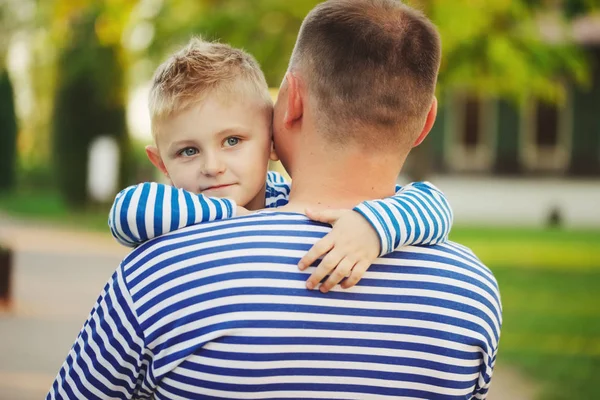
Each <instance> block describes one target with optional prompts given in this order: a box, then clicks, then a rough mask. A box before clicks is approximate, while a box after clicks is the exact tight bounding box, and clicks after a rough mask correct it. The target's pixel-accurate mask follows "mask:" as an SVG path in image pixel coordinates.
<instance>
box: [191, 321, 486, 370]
mask: <svg viewBox="0 0 600 400" xmlns="http://www.w3.org/2000/svg"><path fill="white" fill-rule="evenodd" d="M299 333H300V332H296V335H298V334H299ZM301 333H302V334H304V333H305V332H304V330H302V331H301ZM278 336H279V335H278ZM306 337H307V338H312V336H309V335H307V336H306ZM423 342H427V343H425V344H428V345H429V341H428V340H423V338H421V343H419V344H424V343H423ZM204 349H206V350H214V351H221V352H224V353H248V354H285V353H288V354H291V353H294V354H302V353H320V354H345V355H348V354H354V355H367V356H383V357H396V358H412V359H415V360H427V361H431V362H436V363H440V364H448V365H457V366H458V365H460V366H461V367H465V368H468V367H478V366H479V365H481V361H479V360H478V359H471V360H467V359H463V358H457V357H449V356H442V355H438V354H434V353H427V352H423V351H415V350H404V349H400V350H399V349H391V348H377V347H367V346H364V347H360V346H337V345H331V346H327V345H318V344H314V345H313V344H310V345H306V344H289V345H288V344H269V345H262V344H261V345H260V346H258V345H254V344H234V343H218V342H210V343H207V344H206V345H205V346H204ZM470 350H472V349H470ZM197 357H201V356H191V357H189V358H188V360H189V361H192V362H195V363H198V364H209V363H208V362H201V361H196V358H197ZM201 358H204V357H201ZM211 360H213V359H212V358H211ZM299 361H300V360H298V361H294V366H295V365H297V364H296V363H297V362H299ZM282 362H283V363H285V365H286V366H288V367H289V363H287V362H285V361H282ZM307 362H308V361H307ZM319 362H323V361H319ZM219 363H224V364H225V363H228V365H224V364H223V365H220V364H219V365H220V366H222V367H228V368H231V361H230V360H219ZM244 364H247V365H244ZM258 364H260V366H259V365H258ZM215 365H217V364H215ZM235 365H236V368H238V365H239V368H242V365H243V368H246V369H261V368H267V367H264V366H262V365H263V363H262V362H260V363H259V362H255V361H240V360H236V361H235ZM269 368H283V366H280V367H269ZM365 369H371V368H365ZM444 379H455V378H444Z"/></svg>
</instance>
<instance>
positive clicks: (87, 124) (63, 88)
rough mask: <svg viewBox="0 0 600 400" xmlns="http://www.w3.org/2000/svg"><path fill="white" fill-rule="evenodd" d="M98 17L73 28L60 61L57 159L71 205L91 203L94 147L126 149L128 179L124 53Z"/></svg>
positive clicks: (123, 173) (61, 185)
mask: <svg viewBox="0 0 600 400" xmlns="http://www.w3.org/2000/svg"><path fill="white" fill-rule="evenodd" d="M98 15H99V14H98V12H97V11H95V10H91V11H89V12H88V13H86V14H84V15H82V16H80V17H79V18H78V19H77V20H75V21H74V22H73V25H72V40H71V42H70V43H69V44H68V46H67V47H66V48H65V49H64V50H63V51H62V54H61V56H60V59H59V62H58V79H57V81H58V82H57V91H56V98H55V105H54V116H53V129H52V130H53V139H54V140H53V159H54V163H55V172H56V174H57V176H56V178H57V183H58V185H59V188H60V191H61V193H62V194H63V196H64V198H65V200H66V201H67V203H68V204H69V205H71V206H76V207H81V206H84V205H85V204H86V203H87V200H88V199H87V193H86V191H87V190H86V183H87V175H88V170H87V163H88V155H89V154H88V153H89V152H88V149H89V146H90V144H91V142H92V141H93V140H94V139H95V138H97V137H98V136H101V135H109V136H112V137H114V138H115V139H116V140H117V142H118V144H119V147H120V149H121V160H122V161H121V178H122V179H121V183H122V184H124V182H125V181H126V180H127V177H128V174H129V171H130V167H129V151H130V150H129V139H128V135H127V130H126V120H125V89H124V82H123V66H122V65H121V60H120V58H119V57H120V55H119V48H118V47H117V46H115V45H103V44H101V43H100V42H99V40H98V37H97V35H96V29H95V28H96V22H97V18H98Z"/></svg>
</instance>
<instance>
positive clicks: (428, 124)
mask: <svg viewBox="0 0 600 400" xmlns="http://www.w3.org/2000/svg"><path fill="white" fill-rule="evenodd" d="M437 105H438V103H437V97H435V96H433V101H432V102H431V108H430V109H429V112H428V113H427V119H426V120H425V126H423V130H422V131H421V134H420V135H419V137H418V138H417V140H416V141H415V143H414V144H413V147H417V146H418V145H420V144H421V143H422V142H423V140H425V138H426V137H427V135H428V134H429V132H430V131H431V128H433V124H434V122H435V117H437Z"/></svg>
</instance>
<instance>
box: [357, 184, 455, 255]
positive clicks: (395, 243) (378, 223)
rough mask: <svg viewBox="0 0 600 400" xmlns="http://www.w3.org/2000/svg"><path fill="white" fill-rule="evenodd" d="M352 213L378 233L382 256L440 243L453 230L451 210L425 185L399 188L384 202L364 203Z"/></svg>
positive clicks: (431, 186) (442, 196) (430, 186)
mask: <svg viewBox="0 0 600 400" xmlns="http://www.w3.org/2000/svg"><path fill="white" fill-rule="evenodd" d="M354 211H356V212H358V213H360V214H361V215H362V216H363V217H364V218H366V219H367V220H368V221H369V223H370V224H371V226H372V227H373V229H375V231H376V232H377V234H378V236H379V238H380V242H381V255H385V254H388V253H390V252H392V251H394V250H395V249H398V248H399V247H402V246H407V245H416V244H430V245H433V244H436V243H440V242H443V241H445V240H447V238H448V234H449V232H450V228H451V226H452V210H451V209H450V205H449V204H448V202H447V200H446V198H445V196H444V195H443V193H442V192H440V191H439V190H438V189H437V188H436V187H435V186H433V185H431V184H430V183H426V182H417V183H413V184H411V185H408V186H406V187H404V188H401V189H400V190H398V192H396V194H395V195H394V196H393V197H390V198H387V199H382V200H371V201H366V202H363V203H361V204H359V205H358V206H357V207H355V208H354Z"/></svg>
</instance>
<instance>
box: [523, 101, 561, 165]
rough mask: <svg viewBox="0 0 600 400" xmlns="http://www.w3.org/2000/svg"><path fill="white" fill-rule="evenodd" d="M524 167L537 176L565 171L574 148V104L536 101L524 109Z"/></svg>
mask: <svg viewBox="0 0 600 400" xmlns="http://www.w3.org/2000/svg"><path fill="white" fill-rule="evenodd" d="M523 115H524V117H525V118H523V125H522V132H523V134H522V135H521V137H522V138H523V139H522V140H523V143H522V156H523V164H524V166H525V168H526V169H527V170H529V171H530V172H536V173H560V172H562V171H564V170H566V168H567V165H568V160H569V153H570V146H571V134H572V129H571V124H572V121H571V119H572V116H571V103H570V99H569V98H568V96H567V101H566V102H565V103H564V104H551V103H548V102H545V101H543V100H541V99H533V100H531V101H530V102H529V105H528V106H526V108H525V109H524V110H523Z"/></svg>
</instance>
